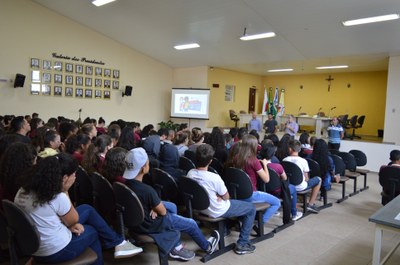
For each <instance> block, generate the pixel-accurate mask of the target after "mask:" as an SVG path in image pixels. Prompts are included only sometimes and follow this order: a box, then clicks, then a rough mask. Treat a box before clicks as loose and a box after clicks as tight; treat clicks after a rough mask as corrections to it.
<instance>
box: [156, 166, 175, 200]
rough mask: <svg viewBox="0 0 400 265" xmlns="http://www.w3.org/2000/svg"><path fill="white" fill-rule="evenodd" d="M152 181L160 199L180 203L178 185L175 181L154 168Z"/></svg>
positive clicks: (162, 171) (165, 173)
mask: <svg viewBox="0 0 400 265" xmlns="http://www.w3.org/2000/svg"><path fill="white" fill-rule="evenodd" d="M151 175H152V181H153V184H154V189H155V190H156V191H157V194H158V197H160V198H161V199H162V200H164V201H171V202H175V203H176V204H177V203H178V197H179V196H178V184H177V183H176V181H175V179H174V178H173V177H172V176H171V175H170V174H168V173H167V172H165V171H164V170H162V169H159V168H153V171H152V174H151Z"/></svg>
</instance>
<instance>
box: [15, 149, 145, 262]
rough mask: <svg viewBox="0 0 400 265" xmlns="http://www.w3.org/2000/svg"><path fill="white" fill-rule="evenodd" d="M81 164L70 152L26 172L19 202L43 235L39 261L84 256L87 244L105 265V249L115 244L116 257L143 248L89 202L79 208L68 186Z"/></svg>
mask: <svg viewBox="0 0 400 265" xmlns="http://www.w3.org/2000/svg"><path fill="white" fill-rule="evenodd" d="M77 167H78V163H77V162H76V161H75V160H73V159H72V158H71V156H69V155H68V154H59V155H57V156H52V157H47V158H44V159H43V160H41V161H39V163H38V165H37V167H35V168H34V170H32V171H31V172H29V174H27V175H25V177H24V178H25V179H24V182H23V183H24V184H23V185H22V188H21V189H20V190H19V191H18V193H17V195H16V196H15V203H16V204H17V205H19V206H21V207H22V208H23V209H24V210H25V211H26V213H27V214H28V215H29V216H30V217H31V218H32V220H33V222H34V223H35V226H36V227H37V230H38V232H39V235H40V245H39V249H38V250H37V251H36V252H35V253H34V254H33V257H34V259H35V260H36V261H37V262H42V263H53V264H54V263H59V262H64V261H68V260H71V259H73V258H75V257H77V256H78V255H80V254H81V253H82V252H83V251H84V250H85V249H86V248H87V247H90V248H91V249H92V250H93V251H94V252H96V254H97V261H96V263H94V264H99V265H100V264H103V253H102V245H103V247H104V248H113V247H115V252H114V257H115V258H123V257H130V256H133V255H136V254H138V253H140V252H142V251H143V250H142V249H141V248H138V247H135V246H134V245H132V244H131V243H130V242H129V241H125V240H124V239H123V237H122V236H121V235H118V234H117V233H115V232H114V231H113V230H112V229H111V228H110V227H109V226H108V225H107V224H106V223H105V221H104V220H103V219H102V218H101V217H100V215H99V214H98V213H97V212H96V210H95V209H94V208H92V207H91V206H89V205H80V206H78V207H77V208H75V207H74V206H73V205H72V204H71V201H70V199H69V197H68V189H69V188H70V187H71V186H72V184H73V183H74V181H75V172H76V170H77Z"/></svg>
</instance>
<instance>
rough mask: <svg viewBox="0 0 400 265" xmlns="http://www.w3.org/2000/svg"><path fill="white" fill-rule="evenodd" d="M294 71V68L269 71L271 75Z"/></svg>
mask: <svg viewBox="0 0 400 265" xmlns="http://www.w3.org/2000/svg"><path fill="white" fill-rule="evenodd" d="M291 71H293V69H292V68H286V69H270V70H268V72H269V73H276V72H291Z"/></svg>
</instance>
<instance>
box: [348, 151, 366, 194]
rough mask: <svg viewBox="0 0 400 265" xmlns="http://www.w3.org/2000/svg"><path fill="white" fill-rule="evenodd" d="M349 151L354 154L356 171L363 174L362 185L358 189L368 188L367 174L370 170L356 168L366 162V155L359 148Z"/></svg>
mask: <svg viewBox="0 0 400 265" xmlns="http://www.w3.org/2000/svg"><path fill="white" fill-rule="evenodd" d="M349 153H350V154H352V155H353V156H354V158H355V159H356V164H357V168H356V172H358V173H360V174H361V175H363V176H364V187H363V188H361V189H360V191H364V190H367V189H369V187H368V186H367V174H368V173H369V172H370V171H369V170H368V169H364V168H358V167H363V166H365V165H366V164H367V156H366V155H365V153H364V152H363V151H361V150H355V149H353V150H350V151H349Z"/></svg>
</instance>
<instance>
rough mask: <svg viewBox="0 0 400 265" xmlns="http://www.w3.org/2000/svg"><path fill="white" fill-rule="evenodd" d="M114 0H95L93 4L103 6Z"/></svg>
mask: <svg viewBox="0 0 400 265" xmlns="http://www.w3.org/2000/svg"><path fill="white" fill-rule="evenodd" d="M114 1H115V0H93V1H92V4H94V5H95V6H103V5H106V4H108V3H111V2H114Z"/></svg>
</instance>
